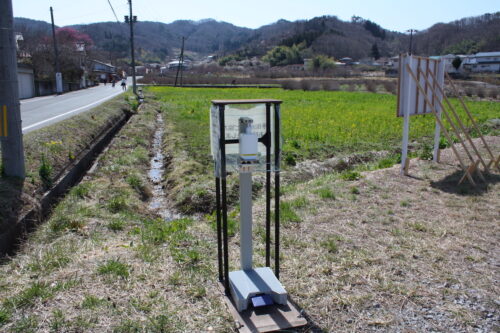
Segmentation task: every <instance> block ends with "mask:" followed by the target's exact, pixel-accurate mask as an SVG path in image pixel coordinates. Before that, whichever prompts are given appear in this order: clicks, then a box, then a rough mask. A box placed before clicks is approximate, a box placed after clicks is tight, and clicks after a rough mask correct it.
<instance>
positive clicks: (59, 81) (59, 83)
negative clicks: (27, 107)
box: [50, 7, 63, 95]
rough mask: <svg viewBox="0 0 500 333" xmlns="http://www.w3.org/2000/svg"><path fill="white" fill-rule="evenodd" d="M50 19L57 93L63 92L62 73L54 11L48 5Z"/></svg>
mask: <svg viewBox="0 0 500 333" xmlns="http://www.w3.org/2000/svg"><path fill="white" fill-rule="evenodd" d="M50 19H51V21H52V40H53V42H54V56H55V58H56V92H57V94H58V95H60V94H62V92H63V84H62V74H61V68H60V67H59V51H58V50H57V40H56V28H55V26H54V11H53V10H52V7H50Z"/></svg>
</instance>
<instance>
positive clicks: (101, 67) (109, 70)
mask: <svg viewBox="0 0 500 333" xmlns="http://www.w3.org/2000/svg"><path fill="white" fill-rule="evenodd" d="M91 66H92V72H93V73H94V74H96V75H97V76H98V77H99V79H100V81H101V82H106V81H107V80H109V77H110V76H112V75H114V74H116V67H115V66H113V65H111V64H107V63H105V62H102V61H98V60H92V65H91Z"/></svg>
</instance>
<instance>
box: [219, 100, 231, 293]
mask: <svg viewBox="0 0 500 333" xmlns="http://www.w3.org/2000/svg"><path fill="white" fill-rule="evenodd" d="M225 126H226V125H225V121H224V105H219V128H220V143H219V145H220V150H221V175H220V176H221V179H222V231H223V243H224V289H225V291H226V294H228V295H229V250H228V239H227V238H228V237H227V195H226V187H227V184H226V131H225Z"/></svg>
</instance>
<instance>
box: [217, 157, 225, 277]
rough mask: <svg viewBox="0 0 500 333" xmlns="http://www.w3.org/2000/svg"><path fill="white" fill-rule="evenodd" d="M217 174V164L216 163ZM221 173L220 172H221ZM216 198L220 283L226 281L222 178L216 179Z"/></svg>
mask: <svg viewBox="0 0 500 333" xmlns="http://www.w3.org/2000/svg"><path fill="white" fill-rule="evenodd" d="M215 168H216V171H215V172H216V173H217V172H218V171H217V164H216V163H215ZM219 172H220V171H219ZM215 196H216V200H215V202H216V215H217V261H218V264H219V282H222V281H223V279H224V273H223V270H222V265H223V261H222V226H221V216H220V178H219V177H215Z"/></svg>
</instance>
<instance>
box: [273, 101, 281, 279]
mask: <svg viewBox="0 0 500 333" xmlns="http://www.w3.org/2000/svg"><path fill="white" fill-rule="evenodd" d="M280 150H281V147H280V105H279V104H274V163H275V168H276V170H275V171H274V209H275V213H274V228H275V229H274V275H276V278H277V279H278V280H279V278H280Z"/></svg>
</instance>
